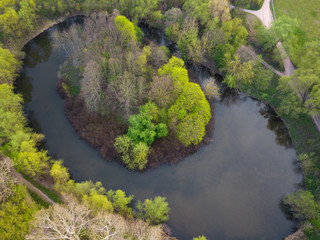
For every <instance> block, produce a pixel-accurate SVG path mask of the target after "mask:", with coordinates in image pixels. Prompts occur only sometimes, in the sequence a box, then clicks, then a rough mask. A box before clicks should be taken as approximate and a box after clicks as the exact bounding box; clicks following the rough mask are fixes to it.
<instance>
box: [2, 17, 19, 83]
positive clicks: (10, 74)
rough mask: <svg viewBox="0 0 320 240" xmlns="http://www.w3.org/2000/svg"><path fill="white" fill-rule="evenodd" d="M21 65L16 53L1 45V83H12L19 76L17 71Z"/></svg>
mask: <svg viewBox="0 0 320 240" xmlns="http://www.w3.org/2000/svg"><path fill="white" fill-rule="evenodd" d="M0 22H1V21H0ZM19 67H20V62H19V61H17V60H16V58H15V57H14V55H12V54H11V52H10V51H9V50H7V49H3V48H2V47H1V45H0V84H3V83H7V84H9V85H10V84H12V83H13V80H14V79H15V77H16V76H17V75H16V72H17V70H18V69H19Z"/></svg>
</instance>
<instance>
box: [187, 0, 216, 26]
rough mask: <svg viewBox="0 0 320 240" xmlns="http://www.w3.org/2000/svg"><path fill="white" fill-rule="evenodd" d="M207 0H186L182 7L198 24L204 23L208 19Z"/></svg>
mask: <svg viewBox="0 0 320 240" xmlns="http://www.w3.org/2000/svg"><path fill="white" fill-rule="evenodd" d="M208 3H209V0H186V1H185V3H184V4H183V9H184V10H185V11H186V12H187V15H188V16H191V17H193V18H194V19H196V20H197V21H198V22H199V23H200V24H202V25H205V24H206V23H207V22H208V21H209V19H210V13H209V6H208Z"/></svg>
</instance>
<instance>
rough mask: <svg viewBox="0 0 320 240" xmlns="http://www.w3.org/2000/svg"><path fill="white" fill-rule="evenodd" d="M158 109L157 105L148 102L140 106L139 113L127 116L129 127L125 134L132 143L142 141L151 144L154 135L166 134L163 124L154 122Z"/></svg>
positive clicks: (162, 135) (156, 118) (157, 115)
mask: <svg viewBox="0 0 320 240" xmlns="http://www.w3.org/2000/svg"><path fill="white" fill-rule="evenodd" d="M159 114H160V110H159V109H158V107H157V105H156V104H155V103H152V102H148V103H146V104H145V105H143V106H141V107H140V111H139V114H135V115H131V116H130V118H129V123H130V127H129V129H128V133H127V136H128V137H129V138H130V139H131V141H132V143H133V144H138V143H139V142H143V143H145V144H147V145H151V144H152V143H153V141H154V139H155V138H156V137H164V136H166V135H167V134H168V131H166V126H165V125H164V124H161V123H160V124H161V125H160V126H159V124H156V123H157V121H158V118H159Z"/></svg>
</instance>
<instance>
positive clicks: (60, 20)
mask: <svg viewBox="0 0 320 240" xmlns="http://www.w3.org/2000/svg"><path fill="white" fill-rule="evenodd" d="M80 15H82V14H75V15H73V16H65V17H61V18H59V20H57V21H56V22H55V23H53V22H51V23H50V26H49V27H48V28H47V29H45V30H43V29H44V27H43V28H41V31H38V33H37V34H34V35H35V37H36V36H38V35H39V34H41V33H42V32H44V31H46V30H48V29H49V28H51V27H53V26H54V25H56V24H59V23H61V22H63V21H65V20H67V19H69V18H71V17H76V16H80ZM33 38H34V37H33ZM33 38H31V39H30V40H28V41H27V42H26V43H25V45H26V44H27V43H28V42H30V41H31V40H32V39H33ZM25 45H24V46H25ZM245 95H246V96H249V97H252V96H250V95H249V94H245ZM252 98H255V97H252ZM255 99H258V98H255ZM258 100H259V101H261V102H264V103H266V102H265V101H263V100H261V99H258ZM266 104H267V105H269V106H270V107H271V108H272V109H273V110H275V111H276V109H275V108H273V107H272V106H271V105H270V104H269V103H266ZM278 117H279V118H281V119H282V121H283V122H284V123H285V125H286V127H287V123H286V122H285V121H284V119H283V118H282V117H281V116H280V115H278ZM287 129H288V127H287ZM289 134H290V132H289Z"/></svg>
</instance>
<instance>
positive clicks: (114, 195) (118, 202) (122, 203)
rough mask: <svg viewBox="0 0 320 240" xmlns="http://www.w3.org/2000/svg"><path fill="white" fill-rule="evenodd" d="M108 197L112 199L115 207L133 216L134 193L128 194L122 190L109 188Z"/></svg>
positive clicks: (128, 215)
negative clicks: (132, 202) (131, 205)
mask: <svg viewBox="0 0 320 240" xmlns="http://www.w3.org/2000/svg"><path fill="white" fill-rule="evenodd" d="M107 196H108V199H110V201H112V205H113V207H114V209H115V210H116V211H117V212H118V213H120V214H121V215H123V216H127V217H129V218H130V217H132V216H133V215H132V209H131V207H130V204H131V201H132V199H133V195H129V196H128V197H127V196H126V194H125V192H124V191H122V190H116V191H113V190H109V191H108V192H107Z"/></svg>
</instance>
